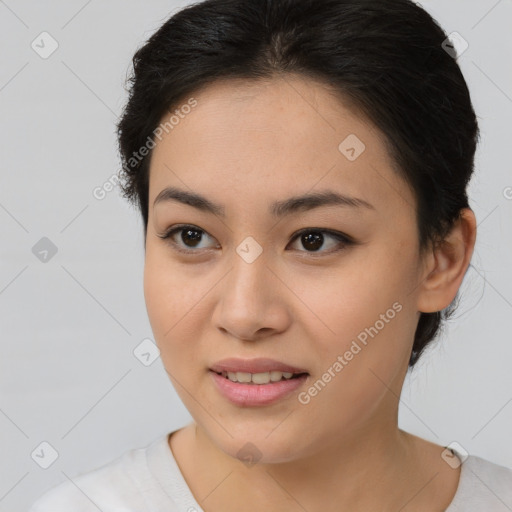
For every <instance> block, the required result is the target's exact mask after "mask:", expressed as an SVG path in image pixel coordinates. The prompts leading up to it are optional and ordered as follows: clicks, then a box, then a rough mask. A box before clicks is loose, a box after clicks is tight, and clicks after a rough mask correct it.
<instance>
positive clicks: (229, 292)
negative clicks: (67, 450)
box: [212, 252, 291, 340]
mask: <svg viewBox="0 0 512 512" xmlns="http://www.w3.org/2000/svg"><path fill="white" fill-rule="evenodd" d="M219 284H221V286H219V287H218V288H217V293H218V300H216V303H215V309H214V312H213V316H212V322H213V325H214V326H215V327H216V328H217V329H219V330H221V331H222V332H223V333H224V334H229V335H231V336H232V337H234V338H237V339H240V340H258V339H262V338H266V337H268V336H271V335H272V334H275V333H278V332H283V331H285V330H286V329H287V327H288V326H289V324H290V320H291V313H290V305H289V304H288V303H287V301H288V300H290V291H289V290H288V288H287V287H286V286H285V285H284V284H283V282H282V280H281V279H280V278H279V276H278V275H277V272H276V271H275V270H274V269H273V268H271V267H270V265H269V262H268V261H267V258H266V256H265V252H263V253H262V254H260V256H259V257H258V258H256V259H255V260H254V261H252V262H250V263H249V262H248V261H246V260H244V259H243V257H240V256H239V255H238V254H235V255H234V257H233V258H232V267H231V270H230V271H229V272H228V274H227V276H226V277H225V278H224V279H223V280H222V281H221V283H219Z"/></svg>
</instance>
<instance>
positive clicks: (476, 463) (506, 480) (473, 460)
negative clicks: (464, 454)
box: [447, 455, 512, 512]
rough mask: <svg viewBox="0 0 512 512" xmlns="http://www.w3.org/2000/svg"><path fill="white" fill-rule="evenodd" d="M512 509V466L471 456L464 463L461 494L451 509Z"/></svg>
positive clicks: (507, 511)
mask: <svg viewBox="0 0 512 512" xmlns="http://www.w3.org/2000/svg"><path fill="white" fill-rule="evenodd" d="M472 510H475V511H477V510H478V511H480V510H492V511H493V512H501V511H503V512H509V511H510V510H512V469H511V468H508V467H505V466H501V465H499V464H495V463H494V462H491V461H489V460H487V459H483V458H481V457H477V456H476V455H470V456H468V458H467V459H466V460H465V461H464V462H463V464H462V470H461V476H460V482H459V487H458V489H457V493H456V494H455V497H454V500H453V502H452V504H451V505H450V508H449V509H448V511H447V512H456V511H461V512H462V511H464V512H467V511H472Z"/></svg>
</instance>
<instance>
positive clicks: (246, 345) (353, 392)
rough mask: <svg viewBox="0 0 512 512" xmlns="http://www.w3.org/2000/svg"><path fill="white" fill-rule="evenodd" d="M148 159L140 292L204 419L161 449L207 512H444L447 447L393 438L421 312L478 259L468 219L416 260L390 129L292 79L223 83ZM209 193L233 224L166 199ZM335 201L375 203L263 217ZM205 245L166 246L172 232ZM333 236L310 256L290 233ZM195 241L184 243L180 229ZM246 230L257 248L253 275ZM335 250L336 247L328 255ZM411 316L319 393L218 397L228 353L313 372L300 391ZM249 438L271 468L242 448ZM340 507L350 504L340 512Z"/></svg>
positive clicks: (186, 397)
mask: <svg viewBox="0 0 512 512" xmlns="http://www.w3.org/2000/svg"><path fill="white" fill-rule="evenodd" d="M194 98H196V99H197V102H198V104H197V106H196V107H195V108H194V109H193V110H192V112H191V113H190V114H188V115H187V116H184V119H182V120H180V122H179V124H177V125H176V126H175V127H174V129H173V130H172V131H169V133H168V134H164V137H163V138H162V140H161V141H158V143H157V145H156V147H155V148H154V150H153V154H152V157H151V158H152V159H151V166H150V184H149V200H150V202H149V204H150V206H149V220H148V231H147V238H146V256H145V268H144V294H145V299H146V306H147V311H148V315H149V320H150V323H151V326H152V329H153V333H154V336H155V340H156V342H157V344H158V347H159V349H160V351H161V358H162V361H163V364H164V366H165V369H166V371H167V372H168V374H169V377H170V378H171V381H172V383H173V385H174V387H175V389H176V391H177V393H178V394H179V396H180V398H181V399H182V401H183V403H184V404H185V406H186V407H187V409H188V410H189V412H190V414H191V415H192V417H193V419H194V421H193V422H192V423H191V424H190V425H188V426H186V427H184V428H182V429H180V430H178V431H177V432H175V433H174V434H173V435H172V436H170V438H169V446H170V449H171V450H172V452H173V454H174V456H175V458H176V460H177V462H178V465H179V467H180V470H181V472H182V474H183V476H184V478H185V480H186V481H187V483H188V485H189V487H190V489H191V491H192V492H193V494H194V496H195V497H196V499H197V501H198V503H200V505H201V507H202V508H203V509H204V510H205V511H206V512H212V511H220V510H222V511H223V512H226V511H235V510H237V511H239V510H241V509H242V508H246V506H247V503H251V510H271V511H274V510H275V511H277V510H289V511H295V510H297V511H304V510H307V511H308V512H314V511H323V512H325V511H339V510H350V511H368V510H375V511H377V510H378V511H394V512H396V511H397V510H400V511H401V512H408V511H415V512H421V511H428V512H432V511H442V510H445V508H446V507H447V506H448V505H449V503H450V502H451V501H452V499H453V496H454V494H455V491H456V489H457V485H458V482H459V477H460V468H457V469H452V468H451V467H450V466H449V465H448V464H446V462H445V461H444V460H443V459H442V458H441V453H442V451H443V447H442V446H439V445H436V444H433V443H430V442H429V441H426V440H423V439H421V438H418V437H416V436H413V435H411V434H408V433H406V432H404V431H402V430H400V429H399V428H398V397H399V396H400V393H401V389H402V385H403V382H404V378H405V376H406V373H407V369H408V366H407V363H408V360H409V356H410V351H411V347H412V342H413V339H414V331H415V329H416V325H417V322H418V318H419V315H420V312H433V311H439V310H441V309H443V308H444V307H446V306H448V305H449V304H450V302H451V301H452V300H453V298H454V297H455V295H456V293H457V290H458V289H459V286H460V284H461V282H462V279H463V277H464V273H465V271H466V269H467V267H468V265H469V262H470V259H471V254H472V251H473V247H474V243H475V233H476V221H475V216H474V214H473V212H472V211H471V210H470V209H465V210H463V211H462V215H461V218H460V220H459V221H458V222H457V223H456V224H455V226H454V228H453V230H452V231H451V233H450V234H449V235H448V237H447V238H446V241H445V243H444V244H443V245H442V246H440V247H437V248H435V249H434V248H431V249H430V250H428V251H427V252H426V253H424V254H421V253H420V251H419V241H418V229H417V224H416V218H415V207H416V206H415V205H416V203H415V198H414V195H413V192H412V191H411V189H410V188H409V187H408V186H407V184H406V183H405V181H403V180H402V179H401V178H400V177H399V176H398V175H397V173H396V172H395V170H394V168H393V166H394V162H393V161H392V160H391V158H390V156H389V155H388V153H387V151H386V148H385V145H384V139H383V135H382V134H381V133H380V132H379V131H378V130H377V129H376V128H375V127H374V126H373V125H372V124H371V123H370V122H369V121H367V120H366V119H364V118H363V117H362V116H361V115H360V114H358V113H357V112H356V111H355V110H353V109H351V108H349V104H348V103H346V102H342V101H341V99H340V98H339V97H337V96H335V95H334V94H333V93H332V92H331V91H330V90H329V89H328V88H327V87H326V86H325V85H323V84H321V83H318V82H315V81H312V80H311V79H305V78H301V77H298V76H291V75H287V76H286V77H280V78H275V79H273V80H270V81H265V82H254V81H242V80H231V81H223V82H217V83H215V84H213V85H209V86H208V87H207V88H205V89H203V90H201V91H199V92H198V93H197V94H195V95H194ZM349 134H356V135H357V137H358V138H359V139H360V140H361V141H363V142H364V144H365V146H366V149H365V150H364V152H362V153H361V154H360V155H359V156H358V158H356V160H354V161H349V160H348V159H347V158H346V157H345V156H344V155H343V154H342V153H341V152H340V151H339V150H338V145H339V144H340V142H341V141H343V140H344V139H345V138H346V137H347V136H348V135H349ZM168 186H175V187H179V188H182V189H184V190H187V191H194V192H196V193H199V194H201V195H203V196H205V197H206V198H208V199H209V200H211V201H212V202H215V203H218V204H220V205H222V206H223V207H224V208H225V214H226V216H225V218H222V217H221V216H220V215H214V214H211V213H206V212H203V211H200V210H198V209H195V208H194V207H192V206H190V205H185V204H181V203H179V202H176V201H168V202H162V203H159V204H158V205H156V206H153V202H154V200H155V198H156V196H157V195H158V194H159V193H160V191H161V190H162V189H164V188H165V187H168ZM325 189H328V190H333V191H336V192H338V193H341V194H348V195H351V196H354V197H357V198H360V199H363V200H365V201H367V202H369V203H370V204H371V205H372V206H373V209H369V208H354V207H347V206H322V207H319V208H315V209H312V210H308V211H303V212H295V213H293V214H291V215H288V216H286V217H283V218H281V219H276V218H273V217H272V216H271V215H270V214H269V213H268V205H269V204H270V203H271V202H273V201H276V200H283V199H287V198H289V197H291V196H295V195H301V194H305V193H307V192H315V191H319V190H325ZM181 223H183V224H192V225H193V226H196V227H197V228H198V229H200V230H201V231H200V233H202V238H201V241H200V242H197V241H194V239H191V238H190V237H189V238H185V242H184V241H183V238H182V236H181V235H182V234H183V232H178V233H177V234H175V235H174V237H173V240H174V242H175V243H176V244H177V245H178V247H181V248H183V249H189V250H190V251H196V252H194V253H193V254H182V253H180V252H178V251H177V250H176V249H174V248H173V246H172V243H171V240H170V239H167V240H164V239H162V238H160V237H159V235H163V234H164V233H165V231H166V230H168V229H169V228H170V227H171V226H173V225H176V224H181ZM303 228H317V229H316V230H315V229H313V230H312V231H318V230H319V228H321V229H330V230H334V231H338V232H340V233H342V234H345V235H348V236H349V237H351V238H352V239H353V240H354V241H355V243H354V244H348V245H343V244H342V243H339V242H338V241H337V240H336V239H335V238H331V237H330V236H329V234H328V233H324V244H323V245H322V246H321V247H320V249H319V250H318V251H314V250H312V249H311V246H310V245H307V242H306V243H305V244H303V243H302V242H301V237H300V236H299V237H295V236H294V234H295V233H296V232H297V231H298V230H300V229H303ZM185 234H186V233H185ZM248 236H251V237H253V238H254V239H255V240H256V241H257V242H258V244H259V245H260V246H261V247H262V249H263V252H262V254H261V255H260V256H259V257H258V258H257V259H256V260H255V261H254V262H252V263H247V262H246V261H245V260H244V259H242V258H241V257H240V256H239V255H238V253H237V252H236V248H237V247H238V246H239V244H241V242H242V241H244V239H245V238H246V237H248ZM336 248H339V249H340V250H338V251H337V252H332V251H333V250H334V249H336ZM396 302H398V303H399V304H401V306H402V309H401V311H400V312H399V313H396V315H395V316H394V318H393V319H392V320H390V321H389V322H388V323H386V324H385V327H384V328H382V329H381V330H380V331H379V332H378V334H377V335H376V336H375V337H374V338H369V342H368V344H367V345H366V346H364V348H363V349H362V350H361V351H360V352H359V353H358V354H357V356H354V358H353V359H352V360H351V361H350V362H349V363H348V364H347V365H346V366H344V368H343V370H342V371H341V372H339V373H337V374H336V376H335V377H334V378H332V380H331V381H330V382H329V383H328V384H327V385H326V386H325V387H324V389H323V390H322V391H321V392H319V393H318V394H317V395H316V396H314V397H313V398H311V400H310V402H309V403H308V404H307V405H304V404H302V403H300V402H299V401H298V399H297V393H294V394H293V395H292V396H291V397H289V398H286V399H283V400H281V401H279V402H277V403H275V404H272V405H268V406H263V407H261V406H260V407H243V406H236V405H233V404H232V403H231V402H229V401H228V400H227V399H226V398H224V397H223V396H222V395H220V394H219V392H218V391H217V389H216V387H215V386H214V384H213V382H212V380H211V376H210V374H209V372H208V368H209V366H210V365H212V364H213V363H214V362H216V361H218V360H220V359H223V358H225V357H241V358H253V357H271V358H274V359H277V360H280V361H283V362H286V363H289V364H291V365H294V366H298V367H302V368H306V369H307V371H308V372H309V373H310V377H309V378H308V382H307V383H306V384H305V385H304V386H303V387H302V388H301V389H300V390H299V391H304V390H307V389H308V388H309V387H310V386H311V385H312V384H313V383H314V382H315V381H317V380H318V379H320V378H321V377H322V375H323V374H324V373H325V372H326V371H327V369H328V368H329V367H332V365H333V363H334V362H335V361H336V358H337V357H338V355H340V354H344V353H345V352H346V351H347V350H348V349H349V348H350V346H351V343H352V341H353V340H354V339H356V337H357V335H358V334H359V333H361V331H363V330H364V329H365V328H367V327H369V326H373V325H375V323H376V321H377V320H378V319H379V318H381V317H380V315H381V314H383V313H385V312H386V311H387V310H389V308H392V305H393V304H394V303H396ZM247 442H251V443H252V444H253V445H255V446H256V447H257V449H258V450H259V452H260V454H261V458H260V459H259V460H258V461H257V463H256V464H254V465H246V464H244V463H243V462H241V461H240V460H238V458H237V452H238V451H239V450H240V449H241V448H242V447H243V446H244V445H246V443H247ZM340 504H343V508H341V506H340Z"/></svg>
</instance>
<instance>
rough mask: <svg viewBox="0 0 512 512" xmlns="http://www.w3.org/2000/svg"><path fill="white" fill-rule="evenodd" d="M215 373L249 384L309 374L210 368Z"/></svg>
mask: <svg viewBox="0 0 512 512" xmlns="http://www.w3.org/2000/svg"><path fill="white" fill-rule="evenodd" d="M211 371H213V372H214V373H216V374H217V375H219V376H221V377H223V378H225V379H228V380H230V381H231V382H236V383H239V384H249V385H262V384H272V383H274V382H281V381H288V380H293V379H299V378H301V377H305V376H307V375H309V373H307V372H299V373H293V372H282V371H278V370H272V371H270V372H258V373H250V372H242V371H237V372H233V371H229V372H228V371H214V370H211Z"/></svg>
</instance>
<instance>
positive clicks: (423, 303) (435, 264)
mask: <svg viewBox="0 0 512 512" xmlns="http://www.w3.org/2000/svg"><path fill="white" fill-rule="evenodd" d="M475 241H476V219H475V214H474V213H473V211H472V210H471V209H470V208H464V209H462V210H461V212H460V217H459V219H458V220H457V221H456V222H455V223H454V225H453V228H452V229H451V231H450V233H449V234H448V235H447V236H446V237H445V239H444V240H443V241H442V242H440V243H439V244H438V245H437V246H436V247H435V248H433V249H432V251H433V252H432V254H431V255H430V258H429V267H428V268H427V269H426V272H428V274H427V275H426V277H424V279H423V282H422V284H421V286H420V291H419V294H418V311H420V312H422V313H434V312H436V311H441V310H442V309H444V308H446V307H448V306H449V305H450V303H451V302H452V301H453V299H454V298H455V296H456V294H457V291H458V290H459V288H460V285H461V284H462V280H463V279H464V275H465V273H466V271H467V269H468V267H469V264H470V262H471V256H472V254H473V249H474V246H475Z"/></svg>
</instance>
